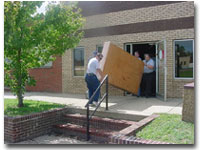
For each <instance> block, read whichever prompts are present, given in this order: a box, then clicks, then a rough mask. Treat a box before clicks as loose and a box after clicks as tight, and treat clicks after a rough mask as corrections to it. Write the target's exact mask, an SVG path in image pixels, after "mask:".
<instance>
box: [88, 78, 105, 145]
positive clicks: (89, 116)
mask: <svg viewBox="0 0 200 150" xmlns="http://www.w3.org/2000/svg"><path fill="white" fill-rule="evenodd" d="M105 82H106V93H105V94H104V96H103V97H102V98H101V100H100V102H99V104H98V105H97V106H96V108H95V110H94V111H93V112H92V114H91V115H90V106H89V104H90V102H91V101H92V99H93V98H94V95H95V94H96V93H97V91H98V90H99V89H100V88H101V86H102V85H103V83H105ZM105 98H106V110H108V75H106V76H105V77H104V79H103V81H101V84H100V85H99V86H98V88H97V89H96V91H95V92H94V93H93V95H92V96H91V97H90V98H89V101H88V102H87V104H86V105H85V107H87V118H86V119H87V131H86V132H87V133H86V134H87V141H89V140H90V119H91V118H92V116H93V115H94V113H95V112H96V111H97V109H98V108H99V106H100V105H101V103H102V101H103V100H104V99H105Z"/></svg>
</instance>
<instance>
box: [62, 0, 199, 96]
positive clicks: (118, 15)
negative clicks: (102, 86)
mask: <svg viewBox="0 0 200 150" xmlns="http://www.w3.org/2000/svg"><path fill="white" fill-rule="evenodd" d="M183 8H184V9H183ZM190 16H194V3H193V2H181V3H174V4H167V5H160V6H155V7H146V8H139V9H132V10H124V11H118V12H110V13H105V14H99V15H93V16H88V17H86V25H85V27H84V28H85V29H91V28H97V27H108V26H115V25H123V24H128V23H139V22H148V21H155V20H162V19H175V18H181V17H190ZM194 35H195V34H194V28H190V29H177V30H169V31H156V32H145V33H134V34H122V35H114V36H101V37H91V38H83V39H82V40H81V42H80V44H79V46H83V47H84V48H85V53H84V58H85V71H86V67H87V61H88V58H89V57H90V56H91V54H92V52H93V51H94V50H95V49H96V45H101V44H102V45H103V43H104V42H106V41H111V42H112V43H113V44H115V45H117V46H119V47H121V48H124V43H128V42H135V43H137V42H139V43H142V42H156V41H159V40H163V39H165V40H166V50H167V54H166V56H167V97H168V98H182V97H183V85H184V84H186V83H188V82H193V81H194V80H193V79H174V64H175V62H174V47H173V41H174V40H176V39H194V37H195V36H194ZM62 58H63V59H62V63H63V66H62V77H63V78H62V85H63V87H62V92H63V93H85V91H86V90H87V87H86V84H85V81H84V77H75V76H73V53H72V51H67V52H66V53H65V54H64V55H63V56H62ZM160 78H161V77H160ZM123 93H124V92H123V91H122V90H119V89H117V88H114V87H112V86H109V94H110V95H123Z"/></svg>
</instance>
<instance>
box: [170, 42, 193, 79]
mask: <svg viewBox="0 0 200 150" xmlns="http://www.w3.org/2000/svg"><path fill="white" fill-rule="evenodd" d="M176 41H193V77H192V78H182V77H176V76H175V70H176V69H175V67H176V66H175V65H176V60H175V59H176V58H175V42H176ZM194 50H195V49H194V39H181V40H173V77H174V80H194V63H195V62H194V52H195V51H194Z"/></svg>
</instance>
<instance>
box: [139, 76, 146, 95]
mask: <svg viewBox="0 0 200 150" xmlns="http://www.w3.org/2000/svg"><path fill="white" fill-rule="evenodd" d="M144 87H145V86H144V74H143V76H142V81H141V84H140V95H141V96H144Z"/></svg>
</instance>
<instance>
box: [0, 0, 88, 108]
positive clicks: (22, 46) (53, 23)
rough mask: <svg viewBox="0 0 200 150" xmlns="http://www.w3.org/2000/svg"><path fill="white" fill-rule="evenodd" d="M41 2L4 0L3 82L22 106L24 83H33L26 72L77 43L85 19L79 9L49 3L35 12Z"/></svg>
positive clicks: (74, 5) (52, 58)
mask: <svg viewBox="0 0 200 150" xmlns="http://www.w3.org/2000/svg"><path fill="white" fill-rule="evenodd" d="M41 5H42V2H37V1H32V2H31V1H14V2H4V70H5V73H4V75H5V85H6V86H9V88H10V89H11V91H12V92H13V93H14V94H15V95H17V98H18V107H22V106H23V95H24V92H25V87H26V85H35V80H34V78H33V77H31V76H30V75H29V73H28V70H29V69H31V68H37V67H40V66H42V65H45V64H46V63H48V62H49V61H53V60H55V56H58V55H62V54H63V53H64V52H65V51H66V50H68V49H73V48H75V47H76V46H77V44H78V43H79V41H80V40H81V38H82V36H83V32H82V31H81V29H82V27H83V23H84V19H83V18H82V15H81V14H80V11H81V10H80V9H79V8H77V5H76V4H74V3H72V4H68V5H64V4H63V3H61V4H57V5H55V4H49V5H48V8H47V10H46V12H45V14H38V13H37V7H40V6H41Z"/></svg>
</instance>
